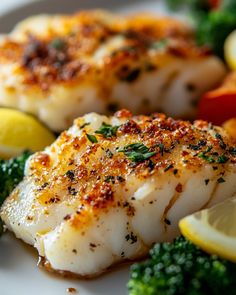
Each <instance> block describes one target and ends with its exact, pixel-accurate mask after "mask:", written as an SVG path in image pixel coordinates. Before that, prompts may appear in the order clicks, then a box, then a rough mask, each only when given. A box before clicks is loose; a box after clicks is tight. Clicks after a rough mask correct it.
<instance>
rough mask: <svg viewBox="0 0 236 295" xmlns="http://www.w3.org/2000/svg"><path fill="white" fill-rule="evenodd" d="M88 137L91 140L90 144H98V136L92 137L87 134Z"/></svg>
mask: <svg viewBox="0 0 236 295" xmlns="http://www.w3.org/2000/svg"><path fill="white" fill-rule="evenodd" d="M86 136H87V138H88V140H89V141H90V142H92V143H97V142H98V140H97V138H96V136H94V135H92V134H86Z"/></svg>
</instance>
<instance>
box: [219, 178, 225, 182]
mask: <svg viewBox="0 0 236 295" xmlns="http://www.w3.org/2000/svg"><path fill="white" fill-rule="evenodd" d="M217 182H218V183H223V182H225V180H224V178H223V177H220V178H218V179H217Z"/></svg>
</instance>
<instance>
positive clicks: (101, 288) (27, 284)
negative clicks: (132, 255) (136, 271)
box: [0, 0, 164, 295]
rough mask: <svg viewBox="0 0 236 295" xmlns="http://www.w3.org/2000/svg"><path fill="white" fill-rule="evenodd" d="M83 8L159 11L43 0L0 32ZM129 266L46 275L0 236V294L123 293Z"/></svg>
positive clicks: (124, 0) (138, 5)
mask: <svg viewBox="0 0 236 295" xmlns="http://www.w3.org/2000/svg"><path fill="white" fill-rule="evenodd" d="M84 8H106V9H109V10H112V11H122V12H132V11H140V10H143V11H152V12H153V11H156V12H158V13H163V11H164V10H163V4H162V3H161V2H160V1H158V0H156V1H155V0H153V1H147V0H99V1H97V0H96V1H95V0H43V1H35V2H33V3H30V4H25V5H23V6H21V7H17V8H15V9H14V10H11V11H9V12H8V13H7V14H4V15H2V16H0V32H1V33H6V32H8V31H10V30H11V29H12V27H13V26H14V25H15V24H16V23H17V22H18V21H19V20H22V19H23V18H25V17H27V16H30V15H33V14H38V13H67V12H73V11H76V10H79V9H84ZM128 279H129V267H128V266H123V267H120V268H119V269H117V270H115V271H112V272H110V273H108V274H106V275H104V276H102V277H100V278H98V279H95V280H89V281H84V280H75V279H66V278H62V277H58V276H55V275H49V274H48V273H46V272H45V271H43V270H41V269H39V268H38V267H37V256H36V253H35V252H34V251H33V250H31V248H30V247H29V246H25V245H24V244H23V243H22V242H20V241H18V240H16V239H15V238H14V237H13V235H11V234H6V235H4V236H3V237H2V238H0V295H65V294H68V293H67V291H66V289H67V288H69V287H74V288H76V289H77V292H78V293H76V294H79V295H124V294H127V289H126V284H127V282H128ZM144 295H145V294H144Z"/></svg>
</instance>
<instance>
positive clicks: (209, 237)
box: [179, 198, 236, 262]
mask: <svg viewBox="0 0 236 295" xmlns="http://www.w3.org/2000/svg"><path fill="white" fill-rule="evenodd" d="M179 226H180V230H181V232H182V234H183V235H184V236H185V237H186V238H187V239H189V240H190V241H192V242H193V243H194V244H195V245H197V246H199V247H200V248H201V249H203V250H205V251H206V252H208V253H210V254H216V255H219V256H221V257H223V258H226V259H228V260H231V261H233V262H236V198H232V199H228V200H227V201H225V202H223V203H220V204H218V205H216V206H214V207H212V208H210V209H205V210H202V211H200V212H197V213H195V214H192V215H190V216H187V217H185V218H183V219H182V220H180V223H179Z"/></svg>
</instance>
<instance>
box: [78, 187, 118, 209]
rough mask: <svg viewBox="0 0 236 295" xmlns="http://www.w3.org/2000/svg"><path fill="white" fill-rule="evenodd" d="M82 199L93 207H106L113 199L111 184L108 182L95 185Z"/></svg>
mask: <svg viewBox="0 0 236 295" xmlns="http://www.w3.org/2000/svg"><path fill="white" fill-rule="evenodd" d="M84 201H85V203H87V204H89V205H90V206H92V207H94V208H106V207H108V205H109V204H110V203H113V201H114V192H113V191H112V188H111V185H110V184H108V183H102V184H101V185H95V186H94V188H93V190H92V192H91V193H90V194H88V195H86V196H85V197H84Z"/></svg>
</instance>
